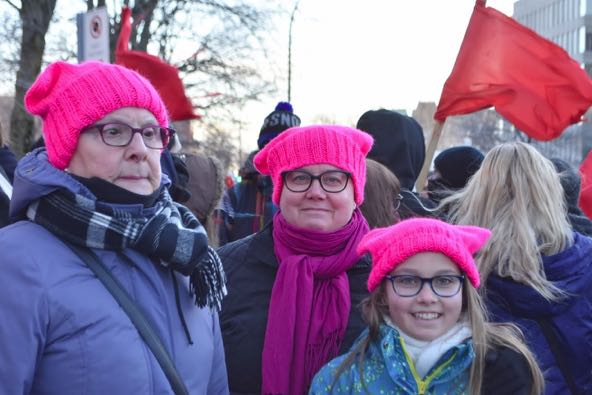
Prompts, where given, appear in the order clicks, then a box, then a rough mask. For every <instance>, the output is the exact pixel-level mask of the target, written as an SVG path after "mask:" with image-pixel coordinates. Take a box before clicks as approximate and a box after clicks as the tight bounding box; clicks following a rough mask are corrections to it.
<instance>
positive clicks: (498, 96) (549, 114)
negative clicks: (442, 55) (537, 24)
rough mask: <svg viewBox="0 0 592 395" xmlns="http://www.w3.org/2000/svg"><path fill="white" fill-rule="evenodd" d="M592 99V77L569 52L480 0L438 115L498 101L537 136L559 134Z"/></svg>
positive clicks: (506, 112)
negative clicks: (591, 77)
mask: <svg viewBox="0 0 592 395" xmlns="http://www.w3.org/2000/svg"><path fill="white" fill-rule="evenodd" d="M591 104H592V80H591V79H590V77H589V76H588V75H587V74H586V72H585V71H584V70H582V68H581V67H580V65H579V64H578V63H577V62H576V61H574V60H573V59H571V58H570V57H569V55H568V54H567V52H565V50H563V49H562V48H561V47H559V46H557V45H555V44H554V43H552V42H551V41H548V40H546V39H544V38H543V37H541V36H539V35H538V34H537V33H535V32H534V31H532V30H530V29H528V28H527V27H525V26H523V25H521V24H519V23H518V22H516V21H515V20H514V19H512V18H510V17H508V16H506V15H504V14H503V13H501V12H499V11H497V10H495V9H493V8H491V7H485V2H484V1H483V0H477V2H476V4H475V8H474V10H473V15H472V16H471V19H470V21H469V26H468V27H467V31H466V33H465V37H464V40H463V43H462V45H461V47H460V50H459V53H458V56H457V58H456V63H455V64H454V68H453V70H452V73H451V74H450V76H449V77H448V80H447V81H446V83H445V84H444V89H443V90H442V95H441V97H440V103H439V104H438V108H437V109H436V114H435V115H434V118H435V119H436V120H438V121H440V122H443V121H444V120H445V119H446V117H448V116H450V115H460V114H468V113H472V112H475V111H479V110H482V109H485V108H488V107H492V106H494V107H495V109H496V110H497V112H498V113H500V114H501V115H503V116H504V117H505V118H506V119H507V120H508V121H510V122H511V123H512V124H514V125H515V126H516V127H517V128H518V129H520V130H522V131H523V132H525V133H526V134H527V135H529V136H530V137H533V138H535V139H537V140H542V141H546V140H551V139H554V138H556V137H558V136H559V135H560V134H561V132H562V131H563V130H564V129H565V128H566V127H568V126H569V125H571V124H573V123H576V122H579V121H580V120H581V117H582V115H583V114H584V113H585V112H586V110H587V109H588V107H590V105H591Z"/></svg>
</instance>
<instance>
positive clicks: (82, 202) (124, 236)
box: [27, 188, 226, 311]
mask: <svg viewBox="0 0 592 395" xmlns="http://www.w3.org/2000/svg"><path fill="white" fill-rule="evenodd" d="M154 207H155V213H154V214H153V215H151V216H144V215H140V214H136V215H134V214H132V213H130V212H128V211H125V210H121V209H117V208H115V207H112V206H110V205H109V204H106V203H103V202H101V201H98V200H94V199H90V198H87V197H84V196H82V195H79V194H75V193H73V192H71V191H68V190H66V189H60V190H57V191H55V192H53V193H51V194H49V195H46V196H44V197H42V198H41V199H39V200H37V201H35V202H33V203H32V204H31V205H30V206H29V207H28V209H27V217H28V218H29V219H30V220H31V221H33V222H35V223H37V224H39V225H41V226H43V227H44V228H46V229H47V230H49V231H50V232H52V233H53V234H55V235H57V236H59V237H61V238H64V239H65V240H68V241H69V242H71V243H74V244H77V245H81V246H85V247H88V248H97V249H107V250H119V251H121V250H123V249H125V248H128V247H129V248H133V249H135V250H137V251H139V252H141V253H143V254H146V255H147V256H149V257H151V258H157V259H158V260H159V262H160V264H161V265H163V266H165V267H170V268H171V269H172V270H175V271H177V272H179V273H181V274H183V275H184V276H190V283H191V292H192V294H193V295H194V297H195V303H196V305H197V306H198V307H205V306H209V307H210V308H216V309H218V311H219V310H220V307H221V303H222V299H223V298H224V296H225V295H226V277H225V275H224V269H223V268H222V263H221V262H220V258H218V255H217V254H216V252H215V251H214V250H213V249H212V248H211V247H209V246H208V238H207V236H206V233H205V230H204V228H203V227H202V226H201V224H200V223H199V221H198V220H197V219H196V218H195V216H194V215H193V214H192V213H191V211H189V209H187V208H186V207H184V206H182V205H180V204H177V203H175V202H173V200H172V199H171V197H170V195H169V193H168V191H167V189H166V188H162V190H161V192H160V195H159V197H158V200H157V203H156V204H155V206H154Z"/></svg>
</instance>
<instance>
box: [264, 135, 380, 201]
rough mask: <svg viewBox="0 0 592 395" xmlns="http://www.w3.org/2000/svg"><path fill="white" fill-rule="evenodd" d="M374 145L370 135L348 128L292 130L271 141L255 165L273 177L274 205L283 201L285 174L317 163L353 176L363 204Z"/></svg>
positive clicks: (358, 195)
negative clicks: (367, 159)
mask: <svg viewBox="0 0 592 395" xmlns="http://www.w3.org/2000/svg"><path fill="white" fill-rule="evenodd" d="M373 142H374V140H373V139H372V137H371V136H370V135H369V134H367V133H365V132H362V131H360V130H358V129H354V128H350V127H347V126H337V125H313V126H304V127H293V128H290V129H287V130H286V131H284V132H282V133H280V135H279V136H277V137H276V138H274V139H273V140H271V141H270V142H269V143H268V144H267V145H266V146H265V147H264V148H263V149H262V150H261V151H259V153H258V154H257V155H256V156H255V158H254V160H253V162H254V164H255V167H256V168H257V170H258V171H259V172H260V173H262V174H267V175H270V176H271V178H272V181H273V196H272V200H273V202H274V203H275V204H279V202H280V195H281V193H282V188H283V186H284V182H283V179H282V173H283V172H285V171H288V170H294V169H298V168H300V167H304V166H309V165H316V164H328V165H333V166H335V167H338V168H339V169H342V170H344V171H347V172H349V173H351V175H352V181H353V183H354V195H355V202H356V203H357V204H361V203H362V202H363V201H364V184H365V183H366V155H367V154H368V151H370V148H371V147H372V144H373Z"/></svg>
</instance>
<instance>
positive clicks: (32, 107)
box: [25, 61, 168, 170]
mask: <svg viewBox="0 0 592 395" xmlns="http://www.w3.org/2000/svg"><path fill="white" fill-rule="evenodd" d="M25 106H26V108H27V110H28V111H29V112H30V113H31V114H33V115H39V116H40V117H41V118H42V119H43V137H44V139H45V146H46V149H47V155H48V157H49V162H50V163H51V164H52V165H53V166H55V167H57V168H58V169H61V170H63V169H65V168H66V167H67V166H68V164H69V163H70V159H71V158H72V155H74V152H75V151H76V145H77V144H78V136H79V135H80V131H81V130H82V129H83V128H84V127H86V126H89V125H91V124H93V123H95V122H96V121H98V120H99V119H101V118H103V117H104V116H106V115H107V114H109V113H111V112H113V111H115V110H118V109H120V108H123V107H139V108H144V109H146V110H148V111H150V112H151V113H152V114H154V117H155V118H156V120H157V121H158V124H159V125H161V126H168V120H167V111H166V108H165V106H164V103H163V102H162V100H161V99H160V97H159V96H158V93H157V92H156V90H155V89H154V88H153V87H152V85H151V84H150V82H148V80H146V79H145V78H144V77H142V76H140V75H139V74H138V73H136V72H135V71H132V70H129V69H126V68H125V67H121V66H117V65H113V64H108V63H102V62H95V61H89V62H84V63H81V64H70V63H66V62H55V63H52V64H50V65H49V66H48V67H47V68H46V69H45V70H44V71H43V72H42V73H41V74H40V75H39V77H37V80H35V82H34V83H33V85H32V86H31V88H29V90H28V91H27V94H26V95H25Z"/></svg>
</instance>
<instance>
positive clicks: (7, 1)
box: [4, 0, 21, 12]
mask: <svg viewBox="0 0 592 395" xmlns="http://www.w3.org/2000/svg"><path fill="white" fill-rule="evenodd" d="M4 2H5V3H6V4H8V5H9V6H11V7H12V8H14V9H15V10H17V11H18V12H21V9H20V8H19V7H17V5H16V4H14V3H13V2H12V1H10V0H4Z"/></svg>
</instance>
